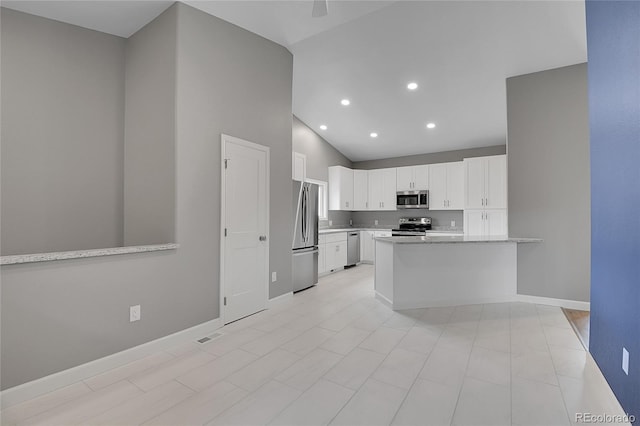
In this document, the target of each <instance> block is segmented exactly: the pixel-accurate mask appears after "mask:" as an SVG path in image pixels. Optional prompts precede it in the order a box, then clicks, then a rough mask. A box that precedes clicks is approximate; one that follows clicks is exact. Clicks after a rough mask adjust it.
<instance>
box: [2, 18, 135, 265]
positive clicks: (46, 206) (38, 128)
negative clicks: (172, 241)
mask: <svg viewBox="0 0 640 426" xmlns="http://www.w3.org/2000/svg"><path fill="white" fill-rule="evenodd" d="M1 28H2V35H1V40H2V48H1V50H2V57H1V61H2V81H1V85H2V105H1V108H2V114H3V117H2V118H3V120H2V121H3V122H2V134H1V137H2V164H1V166H2V176H1V180H2V188H1V191H2V211H1V216H2V239H1V245H2V254H3V255H9V254H25V253H38V252H50V251H64V250H78V249H91V248H101V247H115V246H120V245H122V242H123V235H122V230H123V219H122V209H123V165H122V163H123V149H124V148H123V134H124V49H125V40H124V39H122V38H120V37H115V36H111V35H107V34H104V33H100V32H97V31H91V30H87V29H83V28H80V27H76V26H72V25H68V24H64V23H60V22H56V21H52V20H48V19H43V18H39V17H35V16H32V15H28V14H24V13H21V12H16V11H13V10H9V9H4V8H3V9H2V24H1Z"/></svg>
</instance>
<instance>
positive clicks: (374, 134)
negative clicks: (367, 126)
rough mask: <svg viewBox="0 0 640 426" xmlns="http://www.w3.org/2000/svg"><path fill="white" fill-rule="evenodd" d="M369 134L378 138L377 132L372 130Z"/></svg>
mask: <svg viewBox="0 0 640 426" xmlns="http://www.w3.org/2000/svg"><path fill="white" fill-rule="evenodd" d="M369 136H371V137H372V138H377V137H378V134H377V133H376V132H371V134H370V135H369Z"/></svg>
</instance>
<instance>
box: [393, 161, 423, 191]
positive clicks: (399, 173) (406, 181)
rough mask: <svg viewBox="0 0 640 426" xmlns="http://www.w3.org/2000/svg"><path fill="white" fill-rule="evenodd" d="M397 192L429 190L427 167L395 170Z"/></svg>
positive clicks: (409, 167)
mask: <svg viewBox="0 0 640 426" xmlns="http://www.w3.org/2000/svg"><path fill="white" fill-rule="evenodd" d="M396 179H397V182H396V190H397V191H425V190H427V189H429V166H428V165H421V166H408V167H398V168H397V169H396Z"/></svg>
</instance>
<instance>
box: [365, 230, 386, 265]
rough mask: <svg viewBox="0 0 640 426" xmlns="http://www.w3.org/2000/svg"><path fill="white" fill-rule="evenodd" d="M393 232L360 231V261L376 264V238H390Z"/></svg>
mask: <svg viewBox="0 0 640 426" xmlns="http://www.w3.org/2000/svg"><path fill="white" fill-rule="evenodd" d="M390 236H391V230H390V229H384V230H379V231H360V260H361V261H362V262H365V263H374V262H375V260H376V240H375V238H376V237H390Z"/></svg>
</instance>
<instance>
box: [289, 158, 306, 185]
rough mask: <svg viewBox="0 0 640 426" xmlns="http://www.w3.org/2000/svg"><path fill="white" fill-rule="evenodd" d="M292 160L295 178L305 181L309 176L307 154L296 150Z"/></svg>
mask: <svg viewBox="0 0 640 426" xmlns="http://www.w3.org/2000/svg"><path fill="white" fill-rule="evenodd" d="M291 160H292V163H291V174H292V177H293V180H297V181H301V182H304V180H305V179H306V178H307V156H306V155H304V154H301V153H299V152H294V153H293V155H292V159H291Z"/></svg>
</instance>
